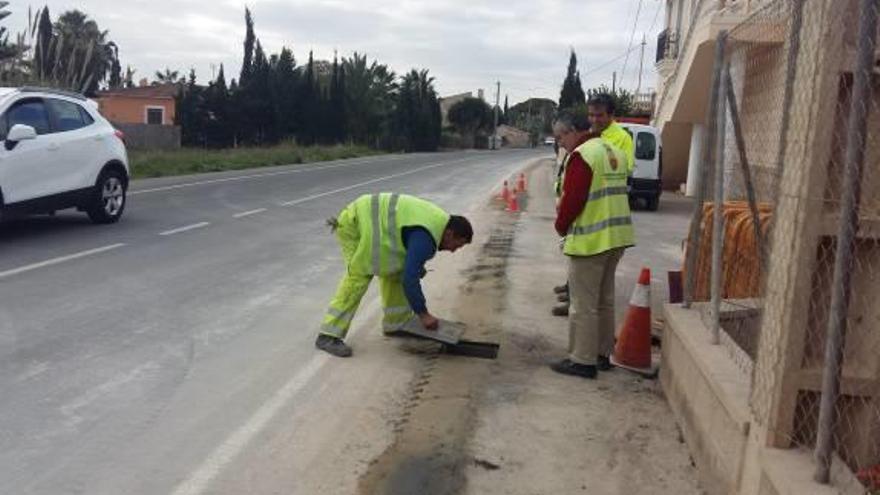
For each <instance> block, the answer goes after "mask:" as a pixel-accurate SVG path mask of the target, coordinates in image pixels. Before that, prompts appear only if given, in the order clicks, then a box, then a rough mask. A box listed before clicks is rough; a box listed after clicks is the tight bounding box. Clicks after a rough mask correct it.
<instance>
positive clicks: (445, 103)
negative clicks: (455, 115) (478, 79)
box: [440, 91, 473, 127]
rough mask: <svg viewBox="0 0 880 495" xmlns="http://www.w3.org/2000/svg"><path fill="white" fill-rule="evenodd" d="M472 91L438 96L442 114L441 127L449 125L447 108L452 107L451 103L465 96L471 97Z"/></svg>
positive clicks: (461, 99)
mask: <svg viewBox="0 0 880 495" xmlns="http://www.w3.org/2000/svg"><path fill="white" fill-rule="evenodd" d="M472 96H473V93H471V92H470V91H468V92H467V93H459V94H457V95H451V96H444V97H442V98H440V115H442V116H443V127H449V118H448V115H449V109H450V108H452V105H455V104H456V103H458V102H460V101H463V100H464V99H465V98H471V97H472Z"/></svg>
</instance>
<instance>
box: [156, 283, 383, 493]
mask: <svg viewBox="0 0 880 495" xmlns="http://www.w3.org/2000/svg"><path fill="white" fill-rule="evenodd" d="M365 303H366V304H364V306H363V312H364V314H365V318H368V319H372V318H378V314H379V300H378V298H377V297H374V298H373V299H372V300H371V301H369V302H366V301H365ZM360 328H361V325H358V326H354V327H352V329H351V330H349V332H348V337H347V338H348V339H349V340H350V339H351V338H352V337H353V336H354V335H355V334H356V333H358V330H359V329H360ZM331 359H339V358H332V357H330V355H329V354H326V353H325V352H323V351H318V350H316V351H315V354H314V355H313V356H312V359H310V360H309V362H307V363H306V364H305V366H303V367H302V368H300V370H299V371H298V372H297V373H296V374H295V375H293V376H292V377H291V378H290V380H288V381H287V383H285V384H284V386H283V387H281V388H280V389H279V390H278V391H277V392H275V394H274V395H273V396H272V397H270V398H269V400H267V401H266V402H264V403H263V405H262V406H260V408H259V409H257V411H256V412H255V413H254V414H253V415H252V416H251V417H250V418H248V420H247V421H246V422H245V423H244V424H243V425H241V426H240V427H239V428H238V429H237V430H235V431H234V432H233V433H232V434H231V435H229V436H228V437H226V440H224V441H223V443H222V444H220V445H219V446H217V448H216V449H214V451H213V452H211V455H209V456H208V457H207V458H206V459H205V460H204V461H203V462H202V463H201V464H200V465H199V467H198V468H196V469H195V471H193V472H192V474H190V476H189V477H188V478H187V479H186V480H185V481H183V482H182V483H180V484H179V485H177V487H175V489H174V491H173V492H172V494H171V495H201V494H203V493H205V492H207V491H208V489H209V488H210V486H211V483H212V482H213V481H214V478H216V477H217V475H219V474H220V472H221V471H222V470H223V468H225V467H226V465H228V464H229V463H231V462H232V461H233V460H235V458H236V457H237V456H238V454H240V453H241V451H242V450H244V448H245V447H247V445H248V444H249V443H250V442H251V440H253V439H254V437H256V436H257V435H259V434H260V432H261V431H262V430H263V429H264V428H266V426H267V425H268V424H269V422H270V421H272V419H274V417H275V416H276V415H277V414H278V413H279V412H280V411H281V409H282V408H284V406H285V405H287V404H288V403H289V402H290V401H291V400H292V399H293V398H294V397H295V396H296V394H298V393H299V392H300V391H301V390H302V389H303V387H305V386H306V385H308V383H309V381H310V380H312V378H314V377H315V375H317V374H318V372H319V371H321V368H322V367H323V366H324V365H325V364H326V363H327V362H328V361H330V360H331Z"/></svg>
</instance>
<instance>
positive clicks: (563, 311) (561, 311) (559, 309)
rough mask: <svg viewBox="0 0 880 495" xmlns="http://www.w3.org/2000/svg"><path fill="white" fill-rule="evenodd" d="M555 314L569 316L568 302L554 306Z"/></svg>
mask: <svg viewBox="0 0 880 495" xmlns="http://www.w3.org/2000/svg"><path fill="white" fill-rule="evenodd" d="M551 313H553V316H568V304H560V305H559V306H554V307H553V311H551Z"/></svg>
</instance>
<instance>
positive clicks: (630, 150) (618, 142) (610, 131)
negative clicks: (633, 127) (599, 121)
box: [602, 122, 636, 175]
mask: <svg viewBox="0 0 880 495" xmlns="http://www.w3.org/2000/svg"><path fill="white" fill-rule="evenodd" d="M602 139H604V140H605V141H607V142H608V143H610V144H611V145H612V146H616V147H617V149H619V150H620V151H622V152H623V155H624V158H625V159H626V170H627V173H628V174H629V175H632V172H633V169H634V168H635V166H636V156H635V145H634V144H633V138H632V136H630V135H629V133H628V132H626V129H624V128H623V126H622V125H620V124H618V123H617V122H612V123H611V125H609V126H608V127H606V128H605V130H604V131H602Z"/></svg>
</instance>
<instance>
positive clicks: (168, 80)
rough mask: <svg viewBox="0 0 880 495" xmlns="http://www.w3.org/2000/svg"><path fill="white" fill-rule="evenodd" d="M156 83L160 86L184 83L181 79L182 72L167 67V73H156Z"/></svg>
mask: <svg viewBox="0 0 880 495" xmlns="http://www.w3.org/2000/svg"><path fill="white" fill-rule="evenodd" d="M156 82H158V83H160V84H177V83H181V82H183V78H182V77H180V71H176V70H171V69H169V68H168V67H165V71H164V72H163V71H158V70H157V71H156Z"/></svg>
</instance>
